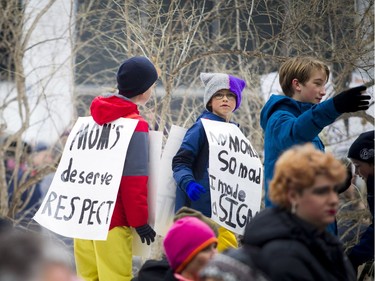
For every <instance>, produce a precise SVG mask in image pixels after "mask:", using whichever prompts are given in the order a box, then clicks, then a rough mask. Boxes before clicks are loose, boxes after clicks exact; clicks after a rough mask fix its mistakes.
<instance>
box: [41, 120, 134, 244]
mask: <svg viewBox="0 0 375 281" xmlns="http://www.w3.org/2000/svg"><path fill="white" fill-rule="evenodd" d="M137 123H138V120H134V119H125V118H120V119H118V120H116V121H114V122H111V123H108V124H104V125H103V126H99V125H98V124H96V123H95V121H94V120H93V119H92V117H80V118H78V120H77V122H76V124H75V125H74V127H73V129H72V131H71V133H70V134H69V137H68V139H67V142H66V145H65V147H64V151H63V155H62V157H61V160H60V163H59V165H58V167H57V170H56V173H55V176H54V178H53V180H52V183H51V186H50V188H49V190H48V192H47V194H46V196H45V198H44V200H43V203H42V205H41V207H40V208H39V210H38V212H37V213H36V215H35V217H34V219H35V220H36V221H37V222H38V223H39V224H41V225H42V226H44V227H46V228H48V229H49V230H51V231H54V232H56V233H58V234H60V235H63V236H67V237H72V238H81V239H90V240H106V238H107V234H108V229H109V224H110V222H111V217H112V213H113V209H114V206H115V201H116V197H117V192H118V188H119V184H120V180H121V176H122V170H123V167H124V159H125V156H126V152H127V149H128V146H129V142H130V139H131V137H132V135H133V132H134V129H135V127H136V125H137Z"/></svg>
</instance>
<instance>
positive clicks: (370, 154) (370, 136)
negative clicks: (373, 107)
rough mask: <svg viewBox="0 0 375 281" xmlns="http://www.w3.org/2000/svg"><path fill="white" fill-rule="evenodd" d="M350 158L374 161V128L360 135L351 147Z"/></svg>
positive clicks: (368, 161)
mask: <svg viewBox="0 0 375 281" xmlns="http://www.w3.org/2000/svg"><path fill="white" fill-rule="evenodd" d="M348 158H352V159H356V160H359V161H363V162H367V163H374V130H372V131H368V132H365V133H362V134H360V135H359V136H358V138H357V139H356V140H355V141H354V142H353V143H352V145H351V146H350V148H349V152H348Z"/></svg>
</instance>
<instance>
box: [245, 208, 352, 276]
mask: <svg viewBox="0 0 375 281" xmlns="http://www.w3.org/2000/svg"><path fill="white" fill-rule="evenodd" d="M243 242H244V244H245V245H250V246H254V247H258V248H259V256H258V260H257V265H258V266H259V268H260V269H261V270H262V271H263V272H264V273H265V274H267V276H269V278H270V279H271V280H275V281H276V280H277V281H283V280H288V281H294V280H295V281H315V280H316V281H318V280H319V281H352V280H353V281H354V280H356V277H355V273H354V271H353V268H352V266H351V264H350V262H349V260H348V258H347V257H346V255H345V254H344V252H343V249H342V246H341V243H340V242H339V240H338V239H337V238H336V237H334V236H332V235H331V234H329V233H327V232H323V233H321V232H318V231H317V229H316V228H315V227H313V226H312V225H310V224H308V223H307V222H305V221H303V220H301V219H299V218H298V217H296V216H295V215H293V214H291V213H290V212H288V211H285V210H283V209H281V208H279V207H275V208H267V209H264V210H263V211H261V212H260V213H258V214H257V215H256V216H255V217H254V218H253V220H252V221H251V222H250V223H249V224H248V225H247V228H246V230H245V235H244V240H243Z"/></svg>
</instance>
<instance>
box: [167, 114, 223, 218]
mask: <svg viewBox="0 0 375 281" xmlns="http://www.w3.org/2000/svg"><path fill="white" fill-rule="evenodd" d="M202 118H204V119H209V120H214V121H221V122H225V119H223V118H221V117H219V116H217V115H215V114H213V113H212V112H210V111H207V110H205V111H204V112H203V113H202V114H201V115H200V116H199V117H198V118H197V121H196V122H195V123H194V125H193V126H192V127H190V129H188V131H187V132H186V134H185V137H184V139H183V141H182V144H181V147H180V149H179V150H178V152H177V154H176V155H175V156H174V158H173V161H172V169H173V177H174V179H175V181H176V183H177V189H176V205H175V212H177V211H178V210H179V209H180V208H181V207H183V206H187V207H190V208H192V209H195V210H198V211H200V212H202V213H203V214H204V215H205V216H207V217H211V197H210V190H209V181H208V155H209V152H208V147H209V146H208V141H207V137H206V132H205V130H204V127H203V124H202V121H201V120H200V119H202ZM190 181H195V182H197V183H199V184H200V185H202V186H203V187H204V188H205V189H206V192H205V193H203V194H201V195H200V198H199V199H198V200H197V201H191V200H190V199H189V197H188V196H187V193H186V186H187V185H188V183H189V182H190Z"/></svg>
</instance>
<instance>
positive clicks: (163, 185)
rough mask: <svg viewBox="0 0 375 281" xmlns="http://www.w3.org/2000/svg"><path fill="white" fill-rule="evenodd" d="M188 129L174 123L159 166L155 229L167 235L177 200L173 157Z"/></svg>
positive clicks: (162, 234) (160, 233) (158, 232)
mask: <svg viewBox="0 0 375 281" xmlns="http://www.w3.org/2000/svg"><path fill="white" fill-rule="evenodd" d="M186 131H187V130H186V129H185V128H182V127H178V126H175V125H172V127H171V130H170V132H169V136H168V139H167V142H166V144H165V147H164V151H163V155H162V157H161V162H160V167H163V168H162V169H160V168H159V170H158V171H159V183H158V194H157V201H156V221H155V231H156V233H157V234H159V235H161V236H165V235H166V234H167V232H168V230H169V228H170V226H171V225H172V223H173V217H174V206H175V200H176V182H175V180H174V178H173V171H172V159H173V157H174V156H175V155H176V153H177V151H178V150H179V148H180V146H181V143H182V141H183V139H184V136H185V133H186Z"/></svg>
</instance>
